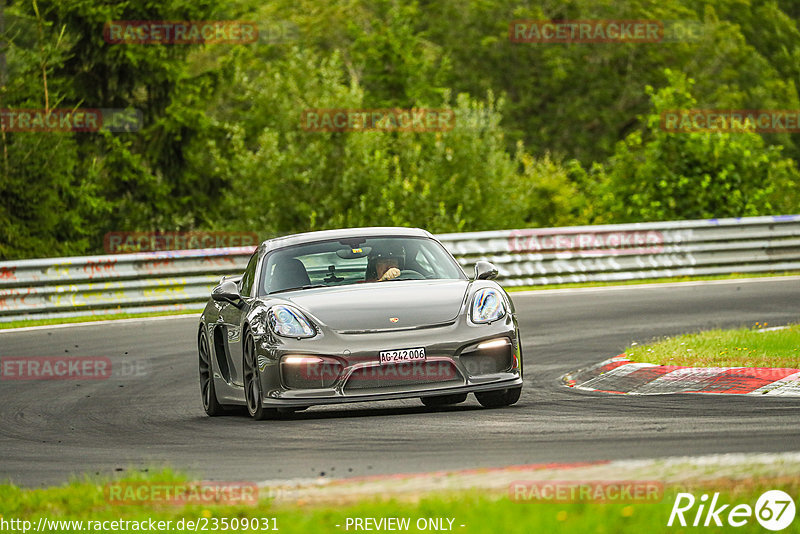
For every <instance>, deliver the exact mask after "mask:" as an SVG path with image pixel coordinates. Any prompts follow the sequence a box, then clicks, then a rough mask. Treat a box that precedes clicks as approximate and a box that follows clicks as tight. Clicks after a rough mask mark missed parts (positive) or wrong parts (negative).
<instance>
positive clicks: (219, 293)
mask: <svg viewBox="0 0 800 534" xmlns="http://www.w3.org/2000/svg"><path fill="white" fill-rule="evenodd" d="M211 298H212V299H214V300H215V301H217V302H230V303H231V304H237V303H238V302H239V301H240V300H242V296H241V295H240V294H239V286H237V285H236V282H234V281H233V280H225V281H223V282H222V283H221V284H220V285H218V286H217V287H215V288H214V291H212V292H211Z"/></svg>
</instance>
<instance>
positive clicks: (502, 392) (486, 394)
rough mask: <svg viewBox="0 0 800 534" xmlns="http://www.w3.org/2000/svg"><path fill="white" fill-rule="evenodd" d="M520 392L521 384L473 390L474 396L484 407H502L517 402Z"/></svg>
mask: <svg viewBox="0 0 800 534" xmlns="http://www.w3.org/2000/svg"><path fill="white" fill-rule="evenodd" d="M521 393H522V386H519V387H515V388H508V389H498V390H495V391H478V392H475V398H476V399H478V402H480V403H481V406H483V407H484V408H502V407H503V406H511V405H512V404H514V403H515V402H517V401H518V400H519V396H520V394H521Z"/></svg>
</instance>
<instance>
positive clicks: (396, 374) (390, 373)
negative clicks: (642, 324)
mask: <svg viewBox="0 0 800 534" xmlns="http://www.w3.org/2000/svg"><path fill="white" fill-rule="evenodd" d="M448 383H463V378H462V376H461V373H459V372H458V369H457V368H456V366H455V365H453V363H452V362H449V361H427V362H408V363H398V364H393V365H380V366H372V367H362V368H360V369H356V370H355V371H353V373H352V374H351V375H350V377H349V378H348V379H347V383H346V384H345V388H344V389H345V391H347V390H358V389H374V388H389V387H398V386H411V387H413V386H417V385H424V384H448Z"/></svg>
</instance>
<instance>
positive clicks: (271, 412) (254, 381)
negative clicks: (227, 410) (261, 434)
mask: <svg viewBox="0 0 800 534" xmlns="http://www.w3.org/2000/svg"><path fill="white" fill-rule="evenodd" d="M243 360H244V366H243V367H244V398H245V402H246V403H247V413H248V414H250V417H252V418H253V419H255V420H256V421H263V420H264V419H271V418H273V417H275V416H276V415H277V413H278V411H277V410H276V409H269V408H264V393H263V391H262V390H261V371H259V369H258V365H257V363H256V343H255V340H254V339H253V336H252V335H250V333H249V332H247V333H246V334H245V340H244V357H243Z"/></svg>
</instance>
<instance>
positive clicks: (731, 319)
mask: <svg viewBox="0 0 800 534" xmlns="http://www.w3.org/2000/svg"><path fill="white" fill-rule="evenodd" d="M512 297H513V299H514V302H515V303H516V306H517V310H518V313H519V316H520V320H521V329H522V336H523V349H524V358H525V374H526V377H525V388H524V390H523V394H522V398H521V399H520V402H519V403H518V404H517V405H515V406H513V407H511V408H505V409H496V410H487V409H482V408H481V407H480V406H479V405H478V403H477V401H475V399H474V398H473V397H472V396H470V398H469V400H468V401H467V403H465V404H463V405H459V406H457V407H454V408H447V409H434V408H425V407H424V406H422V404H421V403H420V402H419V401H417V400H409V401H390V402H385V403H359V404H352V405H347V406H335V407H317V408H312V409H310V410H308V411H306V412H302V413H298V414H296V415H294V416H292V418H291V419H284V420H274V421H264V422H254V421H251V420H249V419H248V418H246V417H242V416H232V417H224V418H213V419H212V418H208V417H206V416H205V415H204V413H203V411H202V406H201V403H200V393H199V386H198V378H197V355H196V349H195V332H196V319H195V318H193V317H186V318H178V319H173V318H170V319H160V320H150V321H137V322H126V323H122V324H114V325H108V324H101V325H87V326H79V327H68V328H47V329H43V330H35V331H23V332H10V333H0V358H3V357H13V356H18V357H21V356H62V355H69V356H105V357H108V358H110V359H111V361H112V362H113V365H114V367H115V369H118V370H121V371H122V374H121V375H118V376H113V377H112V378H111V379H108V380H92V381H89V380H82V381H74V380H57V381H41V380H39V381H12V380H3V381H0V451H2V454H0V479H9V480H10V481H12V482H15V483H17V484H22V485H28V486H38V485H43V484H56V483H61V482H64V481H67V480H68V479H69V478H70V476H71V475H73V474H75V475H78V474H82V473H89V474H100V475H104V476H113V475H115V474H120V472H126V471H129V470H139V469H151V470H152V469H153V468H158V467H161V466H165V465H169V466H172V467H175V468H178V469H181V470H184V471H188V472H189V473H191V474H192V475H195V476H197V477H202V478H204V479H207V480H226V481H233V480H254V481H264V480H275V479H286V478H295V477H299V478H309V477H317V476H326V477H347V476H361V475H372V474H381V473H399V472H419V471H430V470H440V469H455V468H469V467H489V466H505V465H512V464H530V463H540V462H575V461H586V460H603V459H625V458H651V457H662V456H684V455H699V454H711V453H726V452H787V451H800V399H786V398H783V399H781V398H760V397H750V396H748V397H740V396H734V395H669V396H652V397H650V396H648V397H625V396H612V395H605V394H594V393H582V392H579V391H574V390H571V389H568V388H565V387H563V386H562V385H561V384H560V381H559V377H560V376H561V375H562V374H564V373H565V372H567V371H570V370H573V369H575V368H578V367H581V366H584V365H587V364H591V363H596V362H598V361H600V360H603V359H605V358H608V357H610V356H614V355H616V354H618V353H619V352H621V351H622V350H623V349H624V348H625V346H626V345H627V344H628V343H629V342H631V341H639V342H644V341H649V340H651V339H652V338H653V337H656V336H665V335H672V334H678V333H682V332H690V331H695V330H700V329H707V328H712V327H718V326H720V327H734V326H740V325H747V326H751V325H753V324H754V323H755V322H756V321H759V322H768V323H769V325H770V326H777V325H782V324H787V323H789V322H797V321H798V320H800V279H798V278H797V277H794V278H784V279H758V280H755V281H733V282H731V281H728V282H725V283H712V284H702V285H682V286H679V287H675V286H674V285H667V286H664V285H661V286H657V285H654V286H648V287H646V288H626V289H619V288H615V289H592V290H580V291H569V292H566V291H556V292H544V293H543V292H534V293H527V294H512ZM122 366H125V367H124V368H123V367H122ZM115 372H116V371H115Z"/></svg>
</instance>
